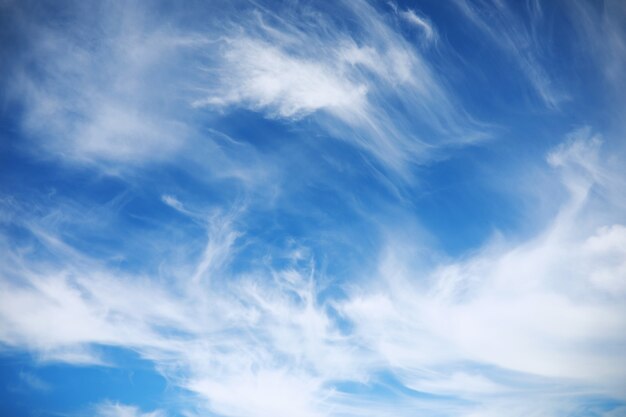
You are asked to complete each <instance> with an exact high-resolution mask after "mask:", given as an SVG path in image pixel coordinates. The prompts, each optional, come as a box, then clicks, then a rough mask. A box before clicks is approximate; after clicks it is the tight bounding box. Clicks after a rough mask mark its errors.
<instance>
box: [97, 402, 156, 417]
mask: <svg viewBox="0 0 626 417" xmlns="http://www.w3.org/2000/svg"><path fill="white" fill-rule="evenodd" d="M95 415H96V417H165V413H163V412H162V411H159V410H157V411H152V412H147V413H144V412H142V411H141V410H140V409H139V408H138V407H135V406H132V405H126V404H119V403H112V402H104V403H101V404H98V405H97V406H96V408H95Z"/></svg>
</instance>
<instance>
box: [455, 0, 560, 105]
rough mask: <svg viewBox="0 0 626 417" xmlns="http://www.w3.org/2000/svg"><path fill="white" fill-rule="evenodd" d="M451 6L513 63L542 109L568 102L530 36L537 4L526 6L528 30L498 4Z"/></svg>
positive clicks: (472, 0)
mask: <svg viewBox="0 0 626 417" xmlns="http://www.w3.org/2000/svg"><path fill="white" fill-rule="evenodd" d="M454 3H455V4H456V5H457V7H459V9H460V10H461V12H462V13H463V14H464V16H465V17H466V18H467V19H468V20H469V21H470V22H472V24H474V25H475V26H476V27H477V28H478V29H479V30H480V31H481V32H483V33H484V34H485V35H487V37H488V38H489V39H490V40H491V41H492V42H494V43H495V44H496V45H498V46H499V47H500V48H501V49H502V50H503V51H504V52H505V53H507V54H509V56H511V57H512V58H513V59H514V60H515V62H516V63H517V65H518V67H519V68H520V70H521V71H522V73H523V74H524V75H525V77H526V79H527V80H528V82H529V83H530V85H531V86H532V88H533V89H534V91H535V93H536V94H537V96H538V97H539V98H540V99H541V100H542V101H543V102H544V104H545V105H546V106H548V107H549V108H552V109H557V108H559V106H560V105H561V103H563V102H564V101H565V100H567V99H568V96H567V94H566V93H565V92H564V91H562V89H561V87H560V86H559V84H558V83H557V80H558V78H557V77H555V76H553V75H552V74H550V73H549V72H548V71H547V70H546V66H545V65H544V63H543V60H542V55H543V54H544V53H545V51H544V49H545V48H544V44H543V43H542V42H540V41H539V40H537V39H536V38H535V36H534V28H535V27H536V26H538V25H539V24H540V23H541V18H542V12H541V7H540V5H539V4H538V3H537V2H527V3H526V7H528V8H529V10H530V14H531V17H532V19H530V22H529V24H528V25H529V26H530V28H529V27H527V26H528V25H527V24H526V22H525V21H523V20H522V19H521V18H520V17H519V16H516V14H515V13H514V12H513V11H512V10H511V9H510V8H509V7H508V6H507V5H506V4H505V2H502V1H498V0H455V2H454Z"/></svg>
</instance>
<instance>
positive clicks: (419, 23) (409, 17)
mask: <svg viewBox="0 0 626 417" xmlns="http://www.w3.org/2000/svg"><path fill="white" fill-rule="evenodd" d="M400 16H402V18H403V19H404V20H406V21H407V22H409V23H411V24H412V25H415V26H416V27H418V28H419V29H420V30H421V31H422V32H423V33H424V37H425V38H426V40H427V41H429V42H432V41H434V40H436V39H437V32H436V31H435V28H434V27H433V24H432V22H430V21H429V20H428V19H427V18H425V17H423V16H420V15H418V14H417V13H416V12H415V11H414V10H412V9H407V10H405V11H403V12H400Z"/></svg>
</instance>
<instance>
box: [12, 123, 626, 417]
mask: <svg viewBox="0 0 626 417" xmlns="http://www.w3.org/2000/svg"><path fill="white" fill-rule="evenodd" d="M600 151H601V150H600V142H599V140H598V138H597V137H595V138H594V137H593V136H591V134H590V133H589V131H588V130H580V131H577V132H575V133H573V134H572V136H571V137H570V138H569V139H568V141H567V142H565V144H564V145H562V146H560V147H557V148H556V149H555V150H554V151H553V152H551V153H550V154H549V157H548V160H549V162H550V164H551V165H553V166H554V167H555V169H558V170H560V172H561V173H562V175H563V184H564V186H565V187H567V189H568V190H570V191H569V192H570V196H571V198H570V200H569V201H568V202H566V203H565V204H564V205H563V208H562V210H561V211H560V212H559V213H558V214H557V216H556V217H555V218H554V219H553V221H552V222H551V223H550V224H549V225H548V227H547V228H546V229H545V230H544V231H543V232H542V233H540V234H539V235H538V236H536V237H534V238H532V239H530V240H528V241H526V242H522V243H518V244H511V243H507V242H506V241H502V240H500V241H497V240H496V241H495V242H493V243H490V244H488V245H487V246H486V247H484V248H483V249H482V250H480V251H479V252H477V253H476V254H474V255H470V256H468V257H467V258H466V259H462V260H458V261H451V262H444V263H440V264H439V265H436V266H435V267H434V268H433V269H431V270H425V271H424V272H423V273H422V274H420V275H419V276H415V275H414V274H413V273H412V272H411V271H412V270H414V269H413V268H412V267H411V266H410V262H409V260H408V259H406V258H404V256H405V255H406V254H410V253H411V252H410V250H407V249H406V248H407V247H410V244H407V243H406V242H399V243H397V242H396V243H397V244H396V243H394V242H391V243H393V244H392V245H390V246H387V247H386V248H384V247H383V248H382V252H381V254H380V263H379V269H378V271H376V272H375V273H374V274H373V275H372V278H375V279H374V280H373V281H372V282H370V281H369V280H367V279H365V280H360V281H356V282H352V284H350V285H349V286H347V287H346V288H345V296H342V297H339V296H328V295H327V296H322V294H323V292H324V288H323V287H320V285H322V284H321V283H323V282H324V280H323V277H321V276H320V275H319V274H320V272H318V271H316V269H315V266H314V265H315V262H314V261H313V260H308V261H307V262H305V263H304V264H303V263H302V260H303V259H302V257H301V256H295V255H294V257H291V258H287V259H286V263H284V262H283V265H282V266H278V265H275V264H272V263H270V264H267V265H266V266H265V267H263V268H254V269H247V270H245V271H242V272H240V273H238V274H233V273H232V272H229V269H228V264H230V263H235V262H236V261H237V253H236V246H239V245H242V244H243V242H244V241H245V240H246V236H245V234H243V233H242V232H241V231H240V230H236V229H234V228H233V223H232V221H228V220H227V219H222V221H220V220H219V219H218V218H217V217H214V218H213V220H212V221H211V222H207V223H206V226H204V227H207V230H208V240H207V243H206V248H207V249H206V250H205V251H204V252H201V253H199V254H198V255H197V257H196V256H194V257H188V258H187V259H186V260H185V263H187V265H182V264H181V265H179V266H178V267H176V266H174V268H173V269H181V270H186V271H190V275H189V276H187V277H186V278H184V279H183V280H182V281H168V280H167V279H165V280H163V278H166V277H163V278H162V279H160V280H155V279H154V278H152V279H148V278H146V277H142V276H132V275H128V274H127V273H123V272H121V271H116V270H114V269H111V268H110V267H107V266H106V265H103V264H102V263H101V262H99V261H97V260H95V259H91V258H90V257H89V256H87V255H84V254H81V253H80V251H77V250H74V249H72V248H70V247H69V246H67V245H65V244H63V243H62V242H61V241H59V240H58V239H57V238H56V237H53V236H50V235H49V234H47V233H45V232H43V231H42V230H41V228H40V227H37V226H34V223H32V222H26V223H23V224H22V225H21V227H25V228H26V229H27V230H28V231H29V233H31V234H32V236H33V238H34V239H35V241H36V242H38V243H37V244H38V245H43V248H42V249H44V251H45V252H47V253H48V255H47V256H46V258H47V260H46V261H41V260H39V261H38V260H37V258H38V257H35V256H33V254H32V253H29V251H28V250H26V248H27V247H14V248H9V247H8V246H6V245H5V249H6V250H5V251H4V255H3V256H4V259H3V265H5V266H6V268H5V271H4V274H3V280H2V291H1V292H0V294H2V295H0V301H1V302H0V316H1V319H2V323H3V326H2V331H1V332H0V338H1V340H2V342H3V344H4V345H5V346H7V347H11V348H20V349H27V350H29V351H31V352H33V353H35V354H37V355H39V357H40V358H41V359H42V360H54V361H63V362H69V363H85V361H86V360H87V361H88V362H91V363H94V364H98V363H109V364H110V365H113V366H114V362H110V359H108V358H106V356H102V354H101V353H100V350H99V346H114V347H120V348H126V349H132V350H134V351H136V352H138V353H139V354H140V355H141V356H142V357H143V358H145V359H148V360H150V361H153V362H154V364H155V366H156V368H157V369H158V370H159V372H162V373H163V374H164V375H166V376H167V378H168V380H169V381H171V382H172V383H175V384H176V385H178V386H179V387H181V388H184V389H186V390H188V391H190V392H193V393H194V394H195V395H196V396H197V398H198V401H199V403H198V404H201V405H202V407H204V408H206V409H207V410H210V411H212V412H215V413H219V414H223V415H231V416H240V415H252V416H291V415H293V413H295V412H297V413H298V414H300V415H306V416H333V415H337V416H341V415H370V413H371V412H372V410H379V411H380V412H383V411H384V410H389V406H388V404H387V403H386V402H381V403H377V402H376V401H373V402H368V401H365V402H362V397H361V394H359V393H358V392H351V391H349V390H348V391H345V390H344V389H342V388H341V387H342V384H345V383H350V384H356V385H357V386H359V385H362V386H367V385H369V384H377V383H382V381H381V380H380V378H381V377H380V373H381V372H390V373H391V375H393V376H394V378H395V379H396V380H397V384H399V387H403V388H402V389H408V390H413V391H416V392H425V393H429V394H432V395H438V396H452V397H454V398H457V399H458V400H459V401H461V403H458V404H455V405H454V406H452V405H450V404H446V403H441V402H436V401H435V402H428V401H424V400H420V399H419V398H414V397H412V396H408V397H406V398H403V399H396V400H394V401H399V403H398V408H397V410H395V411H394V412H395V413H397V414H398V415H409V414H410V410H412V409H415V408H416V407H417V408H418V409H424V410H429V411H428V412H431V413H435V414H437V413H439V414H441V415H449V414H447V413H449V412H450V410H451V409H450V408H448V407H453V409H454V410H455V411H454V412H455V413H456V414H460V415H495V414H497V413H498V412H500V411H501V410H502V409H507V410H509V413H510V414H511V415H520V416H521V415H527V413H540V412H542V413H548V415H550V413H562V412H574V411H575V410H576V409H577V407H578V405H576V404H577V401H578V400H577V398H578V397H579V396H580V395H581V394H583V393H584V395H588V396H594V395H595V396H613V397H617V398H621V395H622V394H620V393H623V387H624V383H626V381H625V380H624V375H623V371H622V369H623V367H622V366H619V364H623V363H624V361H626V358H625V357H624V355H623V352H622V350H621V349H620V348H619V347H620V346H621V345H622V344H623V343H625V342H626V341H624V340H623V336H622V335H623V334H624V331H623V330H624V329H625V328H626V321H624V319H623V317H625V315H624V308H623V302H622V301H623V298H624V296H625V293H624V291H625V289H626V287H624V285H623V277H624V270H625V268H626V266H625V265H624V262H623V259H626V252H624V250H625V248H624V245H623V243H624V242H625V241H626V227H624V226H623V224H622V223H621V220H620V218H619V216H617V217H615V216H614V215H613V217H612V219H613V220H611V218H608V220H607V221H605V222H602V223H591V224H586V225H585V227H583V228H581V226H580V222H581V220H582V219H584V218H585V216H586V213H587V211H588V210H590V208H589V207H592V205H593V204H592V200H593V199H594V198H596V197H594V196H593V195H591V194H590V190H591V189H592V188H597V187H599V188H603V187H607V186H614V183H606V182H604V181H603V180H602V178H604V176H602V175H598V170H599V169H601V167H600V164H599V161H600ZM582 154H584V155H587V156H589V155H594V154H595V155H597V159H596V160H595V161H594V158H585V159H580V158H579V157H580V155H582ZM170 203H171V202H170ZM180 204H182V203H180ZM215 222H217V223H219V224H221V226H220V228H218V229H216V228H214V227H212V226H211V224H214V223H215ZM229 236H231V237H233V236H234V237H235V239H233V238H230V237H229ZM392 236H393V235H392ZM239 239H241V240H239ZM399 247H405V249H404V250H402V251H397V250H396V249H394V248H399ZM216 253H222V254H224V256H222V258H221V259H222V260H223V261H222V262H220V263H218V264H214V260H215V259H216V255H215V254H216ZM39 256H41V255H39ZM220 256H221V255H220ZM229 259H231V260H229ZM178 261H180V260H178ZM207 265H212V266H211V267H208V266H207ZM194 271H195V272H194ZM198 277H206V278H207V279H202V280H201V279H198ZM600 300H601V301H602V302H601V303H600ZM50 321H51V322H55V323H61V322H62V323H65V325H64V326H63V328H62V329H58V328H49V327H48V326H46V325H45V323H47V322H50ZM342 323H349V326H348V327H345V325H342ZM564 346H567V347H568V348H567V350H566V351H564V350H563V347H564ZM79 353H81V354H82V356H81V354H79ZM87 354H89V355H91V356H85V355H87ZM616 364H618V365H616ZM242 398H245V399H246V401H241V399H242ZM529 398H532V399H533V402H532V405H531V404H528V399H529ZM462 401H470V404H469V405H468V404H465V405H463V403H462ZM107 410H109V411H110V412H118V414H119V413H135V414H136V413H137V412H138V411H137V410H136V409H133V408H127V407H125V406H115V407H112V408H111V407H109V408H107ZM498 410H500V411H498ZM109 411H107V412H109ZM122 415H126V414H122ZM129 415H133V414H129Z"/></svg>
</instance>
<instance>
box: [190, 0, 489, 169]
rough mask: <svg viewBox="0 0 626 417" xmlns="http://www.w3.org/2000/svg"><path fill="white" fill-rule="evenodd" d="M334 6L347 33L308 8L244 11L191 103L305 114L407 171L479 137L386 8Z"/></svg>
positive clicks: (352, 4) (290, 115)
mask: <svg viewBox="0 0 626 417" xmlns="http://www.w3.org/2000/svg"><path fill="white" fill-rule="evenodd" d="M338 7H340V8H342V9H345V10H344V12H345V13H347V14H348V15H349V16H351V17H352V19H353V21H354V24H355V29H354V30H353V31H352V32H349V31H346V30H344V29H342V28H340V27H336V26H337V25H336V23H334V22H333V20H332V19H331V18H330V17H328V16H324V15H322V14H319V13H315V14H311V13H308V9H306V8H305V7H301V9H302V10H300V9H299V8H296V9H294V10H298V11H299V12H300V13H298V12H293V11H290V13H287V14H285V16H282V17H281V19H276V18H275V17H274V16H272V15H271V14H269V13H268V14H267V15H265V14H263V13H262V12H260V11H257V12H256V13H252V14H249V15H246V14H244V15H243V17H241V18H240V19H238V21H237V23H236V24H234V26H235V29H232V30H231V32H232V33H233V35H228V34H227V37H225V38H224V39H223V40H222V41H221V43H218V45H219V56H220V58H221V59H220V60H217V62H214V63H213V65H212V66H211V67H210V71H211V73H212V74H216V75H217V77H216V78H215V79H213V80H209V81H208V85H207V87H206V89H207V90H208V91H209V93H208V97H206V98H204V99H201V100H198V101H196V102H195V104H196V105H197V106H209V107H211V108H228V107H242V108H247V109H251V110H254V111H259V112H263V113H264V114H265V115H266V116H268V117H272V118H286V119H301V118H303V117H305V116H311V117H313V120H316V121H317V122H318V123H320V124H321V126H322V127H324V128H325V129H327V130H328V132H329V133H330V134H331V135H333V136H335V137H338V138H341V139H344V140H347V141H349V142H350V143H352V144H354V145H356V146H357V147H359V148H362V149H365V150H367V151H368V152H369V153H370V155H372V156H373V157H374V158H375V159H376V160H377V162H379V163H382V164H383V166H384V167H385V168H387V169H388V170H390V171H391V172H392V173H394V174H400V175H401V176H404V177H405V178H408V177H409V175H408V172H409V171H410V169H409V168H410V166H411V165H412V164H416V163H420V162H423V161H424V160H427V159H429V158H431V157H432V153H434V152H436V151H438V150H440V149H444V148H445V147H446V146H451V145H459V144H464V143H471V142H475V141H476V140H478V139H480V138H482V137H484V136H485V135H484V133H483V132H481V130H480V129H479V128H478V127H477V125H476V124H475V123H474V122H472V120H471V119H470V118H469V117H468V116H467V114H466V113H465V112H464V111H463V109H461V108H460V106H459V104H458V103H457V100H456V99H455V97H454V96H453V94H452V93H451V92H450V91H448V90H447V89H446V88H445V83H444V81H443V80H442V79H441V78H442V77H440V76H439V75H438V74H436V72H435V71H433V70H432V68H431V67H430V65H429V63H428V62H427V61H426V59H425V58H424V57H423V56H422V55H421V54H420V52H419V51H418V50H417V49H416V48H414V47H413V46H412V45H411V44H410V43H408V42H407V41H406V40H405V39H404V38H403V37H402V36H401V35H399V34H398V32H397V31H396V30H395V29H394V28H393V27H392V26H391V24H390V22H388V21H387V18H388V16H384V15H381V14H380V13H379V12H377V11H376V10H375V9H374V8H373V7H372V6H371V5H370V4H368V3H367V2H364V1H356V2H346V3H341V4H339V5H338ZM413 15H415V14H414V13H413ZM415 18H417V15H415ZM268 22H271V23H268ZM422 23H424V25H426V24H427V22H426V20H422ZM426 27H427V28H428V30H426V29H424V30H425V31H426V32H425V33H426V36H427V37H433V36H434V31H433V29H432V26H431V25H427V26H426ZM327 28H333V30H329V29H327ZM394 102H398V103H401V104H399V105H398V106H395V105H392V104H391V103H394ZM416 124H419V125H420V126H421V127H420V128H419V129H418V128H416Z"/></svg>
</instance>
